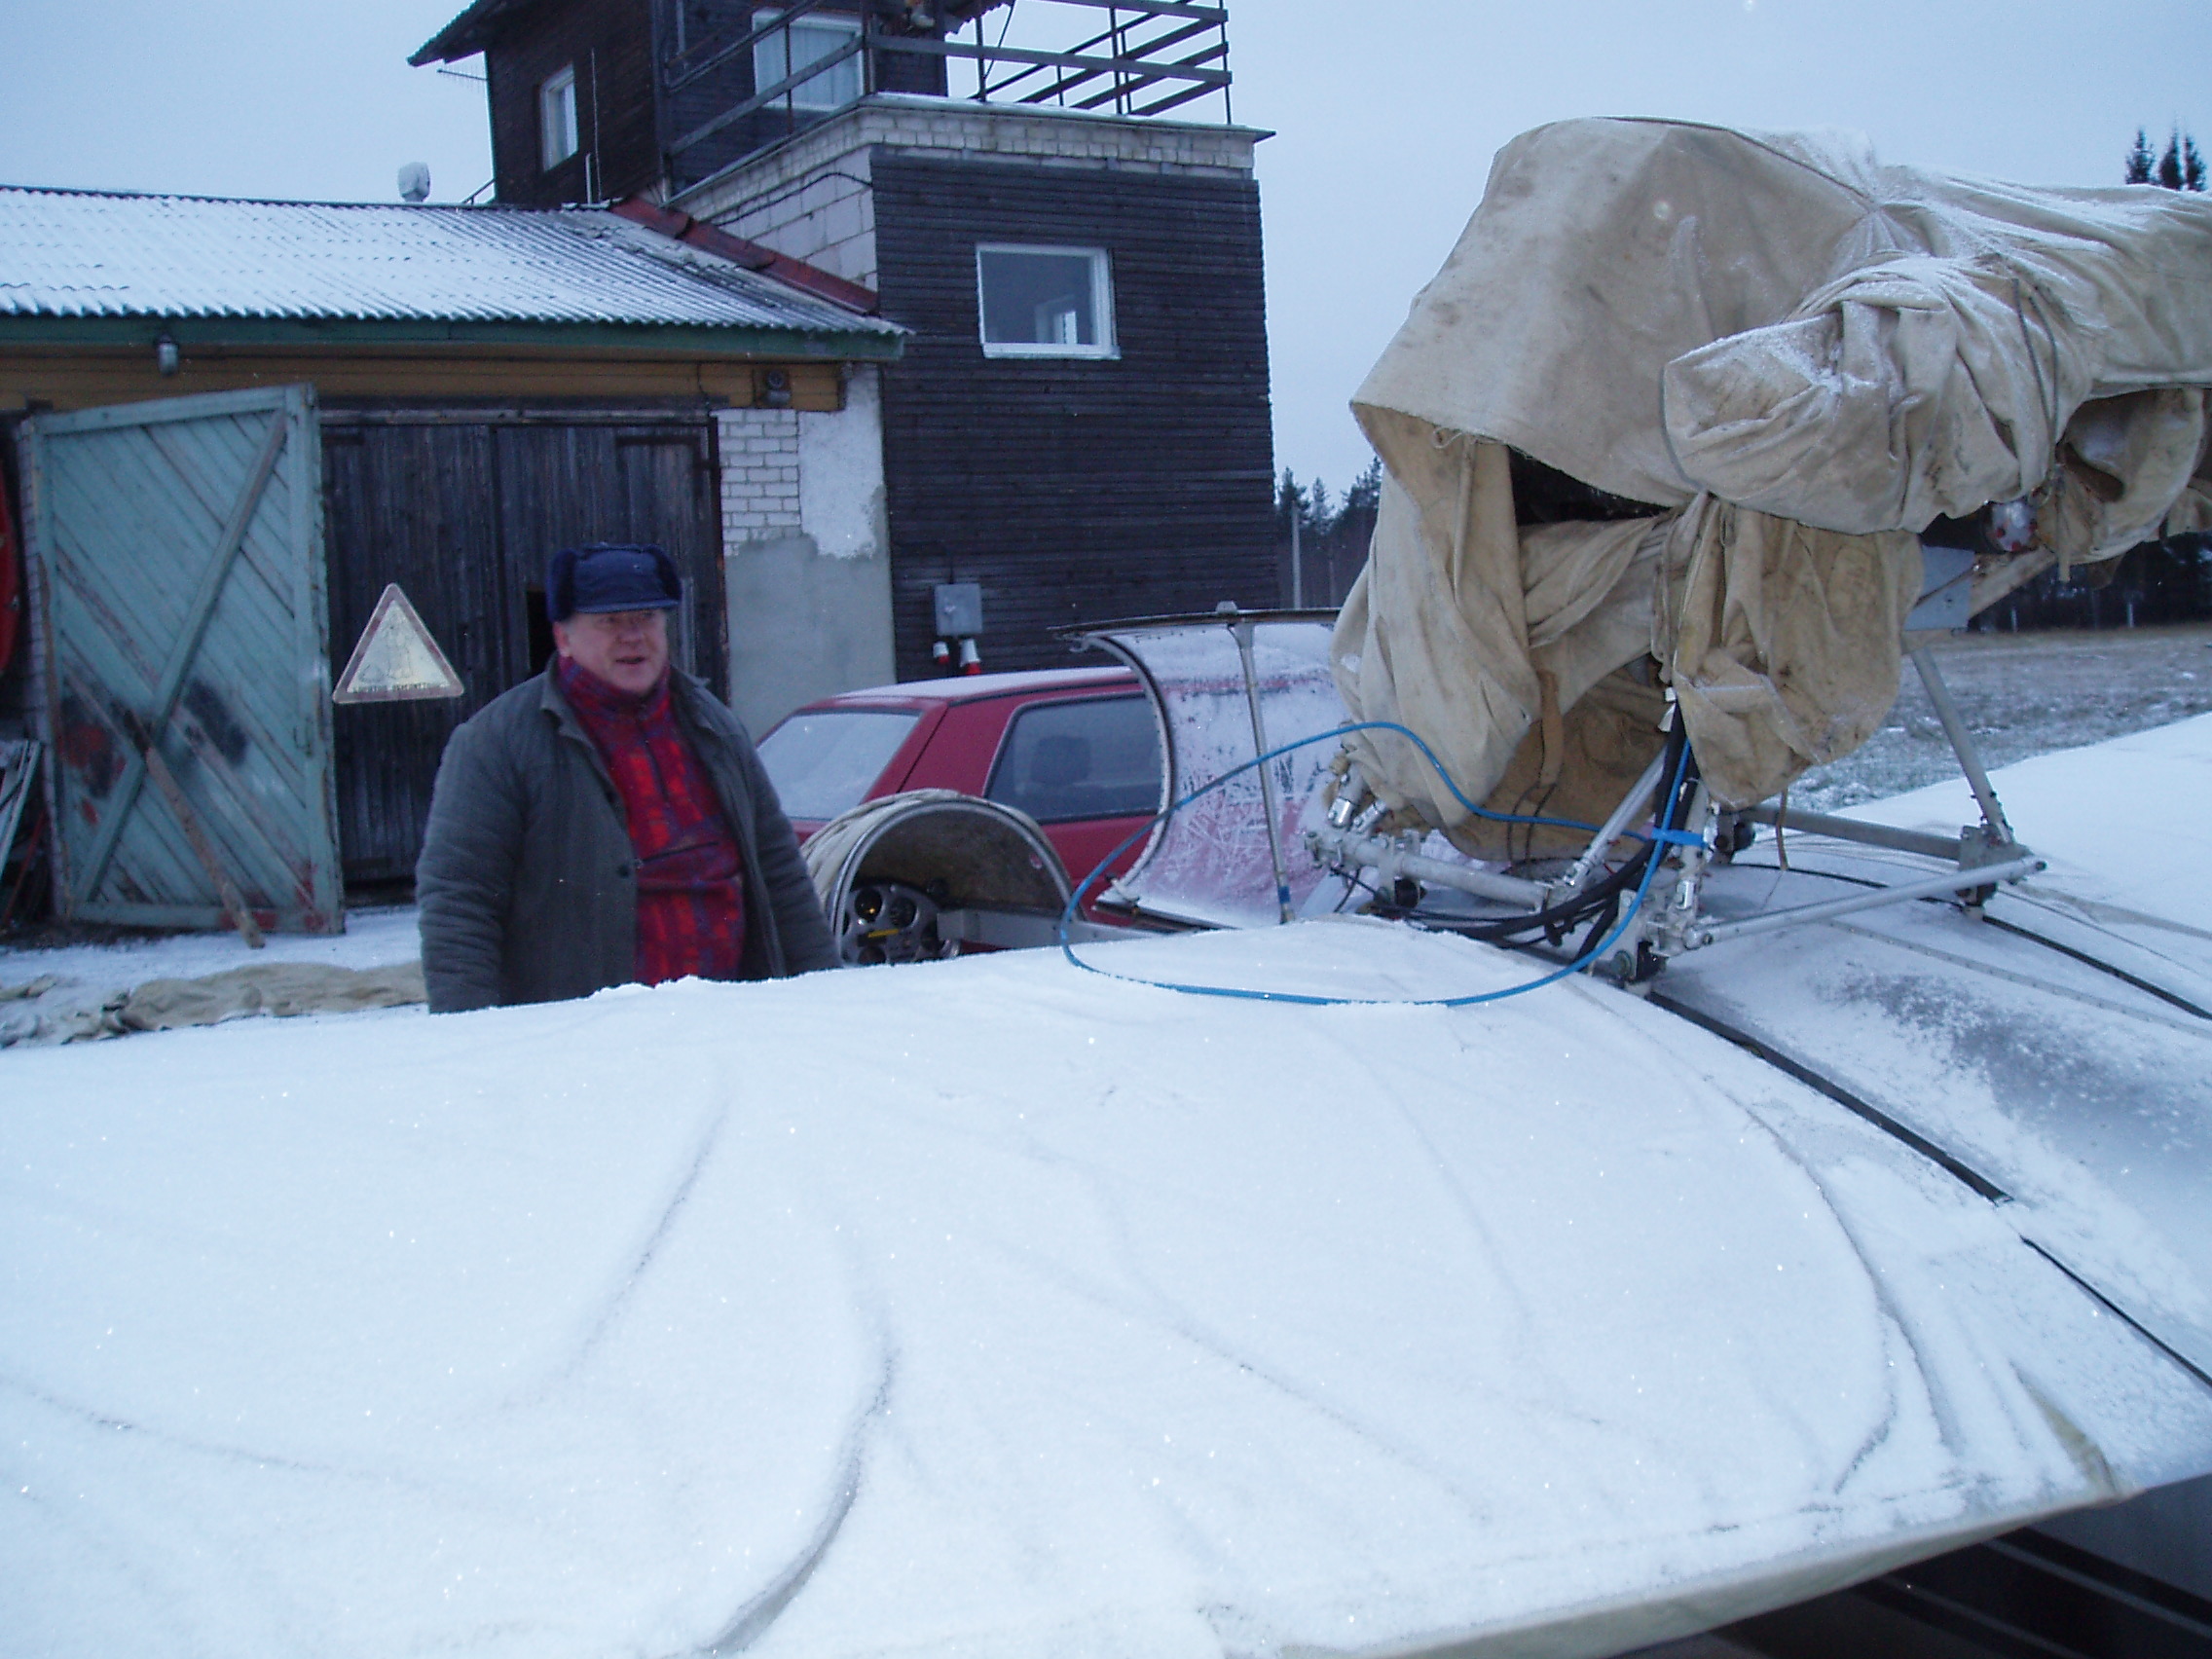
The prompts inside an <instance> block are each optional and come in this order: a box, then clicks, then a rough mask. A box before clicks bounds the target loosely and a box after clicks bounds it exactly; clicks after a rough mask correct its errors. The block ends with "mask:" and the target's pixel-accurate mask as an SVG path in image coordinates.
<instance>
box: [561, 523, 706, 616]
mask: <svg viewBox="0 0 2212 1659" xmlns="http://www.w3.org/2000/svg"><path fill="white" fill-rule="evenodd" d="M682 603H683V578H682V576H681V575H680V574H678V573H677V569H676V561H675V560H674V559H671V558H670V557H669V556H668V552H667V550H666V549H665V548H660V547H655V546H653V545H651V544H650V543H649V542H648V543H645V544H644V545H633V544H630V543H627V542H615V541H594V542H592V543H591V544H590V545H589V546H585V547H564V548H562V549H561V551H560V552H558V553H556V554H554V555H553V557H552V558H551V559H550V560H549V561H547V563H546V567H545V613H546V615H548V616H549V617H551V618H552V619H553V620H554V621H556V622H566V621H567V620H568V619H569V618H570V617H571V616H573V615H576V614H577V613H578V612H579V611H580V612H582V613H584V614H586V615H590V614H594V613H598V612H603V611H609V610H666V609H668V608H670V607H671V606H676V605H681V604H682Z"/></svg>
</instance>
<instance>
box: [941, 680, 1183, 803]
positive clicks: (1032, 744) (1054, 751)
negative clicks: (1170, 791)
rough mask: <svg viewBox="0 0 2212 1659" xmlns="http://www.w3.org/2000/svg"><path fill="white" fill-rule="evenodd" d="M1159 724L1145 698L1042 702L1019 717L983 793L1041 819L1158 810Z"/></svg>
mask: <svg viewBox="0 0 2212 1659" xmlns="http://www.w3.org/2000/svg"><path fill="white" fill-rule="evenodd" d="M983 793H985V794H987V795H989V796H990V798H991V799H993V800H995V801H998V802H1000V803H1002V804H1003V805H1006V806H1013V807H1019V808H1020V809H1021V810H1022V811H1023V812H1026V813H1028V814H1029V816H1030V817H1032V818H1034V819H1036V820H1037V821H1038V822H1039V823H1041V824H1064V823H1066V822H1067V821H1068V820H1070V819H1075V818H1133V817H1136V816H1138V815H1140V814H1144V813H1151V812H1158V811H1159V810H1160V795H1161V763H1160V728H1159V726H1158V725H1157V724H1156V723H1155V722H1154V720H1153V718H1152V706H1151V705H1150V704H1149V703H1147V702H1146V701H1145V700H1144V699H1143V698H1142V697H1091V698H1087V699H1085V700H1084V701H1082V702H1076V703H1039V704H1037V705H1035V706H1034V707H1032V708H1027V709H1024V710H1022V711H1021V712H1020V713H1019V714H1017V715H1015V716H1014V724H1013V727H1012V728H1011V729H1010V730H1009V731H1008V733H1007V738H1006V743H1005V745H1004V746H1003V747H1002V748H1001V749H1000V751H999V758H998V764H997V765H995V766H993V767H992V768H991V782H990V787H989V788H988V789H987V790H985V791H984V792H983Z"/></svg>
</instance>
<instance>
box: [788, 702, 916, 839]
mask: <svg viewBox="0 0 2212 1659" xmlns="http://www.w3.org/2000/svg"><path fill="white" fill-rule="evenodd" d="M921 718H922V717H921V716H920V715H918V714H915V713H914V712H912V711H911V710H907V709H812V710H807V711H805V712H802V713H800V714H795V715H793V716H792V718H791V719H788V720H786V721H784V723H783V724H782V725H780V726H778V727H777V728H776V729H775V730H774V731H772V732H770V733H769V734H768V735H767V736H766V737H764V738H762V739H761V740H760V764H761V765H763V766H765V767H766V768H767V769H768V781H769V782H770V783H772V784H774V785H775V786H776V796H777V798H778V799H779V800H781V801H782V802H783V803H784V812H785V814H786V815H787V816H789V817H792V818H808V819H816V818H834V817H836V816H837V814H838V813H840V812H843V811H844V810H845V809H846V808H847V807H851V806H858V805H859V804H860V802H861V797H862V796H864V795H866V793H867V792H868V790H869V789H870V788H872V787H873V785H874V783H875V780H876V779H877V778H879V777H881V776H882V775H883V768H884V767H885V766H886V765H888V764H889V763H890V760H891V757H892V756H894V755H896V754H898V753H899V746H900V745H901V744H902V743H904V742H905V741H906V734H907V733H908V732H910V731H912V730H913V729H914V722H915V721H916V720H918V719H921Z"/></svg>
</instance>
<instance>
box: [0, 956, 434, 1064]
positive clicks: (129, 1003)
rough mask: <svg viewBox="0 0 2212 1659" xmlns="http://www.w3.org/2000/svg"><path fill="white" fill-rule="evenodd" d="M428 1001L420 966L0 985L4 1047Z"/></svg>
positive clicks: (300, 967) (269, 965)
mask: <svg viewBox="0 0 2212 1659" xmlns="http://www.w3.org/2000/svg"><path fill="white" fill-rule="evenodd" d="M422 1001H424V993H423V965H422V964H421V963H420V962H400V963H393V964H390V965H388V966H386V967H382V968H341V967H338V966H335V965H333V964H329V963H322V962H262V963H255V964H253V965H251V966H249V967H245V968H232V969H228V970H226V971H224V972H223V973H220V974H207V975H203V976H201V977H198V978H166V979H146V980H142V981H140V982H139V983H138V984H136V985H134V986H129V987H115V986H99V985H87V984H83V983H80V982H77V981H74V980H70V979H65V978H63V977H61V976H59V975H55V974H44V975H41V976H39V977H37V978H35V979H30V980H27V981H25V982H23V983H20V984H15V985H5V986H0V1049H4V1048H9V1047H12V1046H14V1045H16V1044H18V1043H22V1044H29V1045H33V1046H45V1045H50V1044H56V1043H82V1042H92V1041H97V1040H99V1039H102V1038H108V1037H125V1036H129V1034H130V1033H132V1032H135V1031H173V1030H176V1029H178V1028H179V1027H182V1026H187V1025H216V1024H220V1023H221V1022H222V1021H224V1020H227V1019H238V1018H242V1017H244V1016H247V1015H251V1014H275V1015H277V1016H278V1017H289V1016H292V1015H295V1014H353V1013H358V1012H360V1011H361V1010H364V1009H372V1008H405V1007H408V1006H410V1005H412V1004H416V1003H420V1002H422Z"/></svg>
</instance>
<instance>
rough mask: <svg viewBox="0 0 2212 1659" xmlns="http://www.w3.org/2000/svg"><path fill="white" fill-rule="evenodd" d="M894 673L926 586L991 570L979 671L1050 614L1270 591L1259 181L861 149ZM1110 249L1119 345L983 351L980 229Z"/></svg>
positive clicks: (917, 668) (1156, 606)
mask: <svg viewBox="0 0 2212 1659" xmlns="http://www.w3.org/2000/svg"><path fill="white" fill-rule="evenodd" d="M872 167H873V176H874V179H875V222H876V239H877V250H878V257H879V263H880V270H881V284H880V286H881V292H882V295H883V309H884V314H885V315H887V316H889V317H891V318H893V319H894V320H896V321H899V322H903V323H905V324H907V325H908V326H909V327H912V328H913V329H915V330H916V331H917V332H916V334H915V336H914V337H913V338H912V339H911V340H910V341H909V342H908V344H907V348H906V354H905V357H904V359H903V361H901V362H899V363H897V364H894V365H890V366H888V367H887V369H886V371H885V376H884V383H885V386H884V470H885V474H886V478H887V483H888V494H889V508H890V526H891V544H892V555H891V557H892V580H893V584H894V596H893V605H894V616H895V627H896V631H897V640H898V660H899V672H900V674H901V676H902V677H920V676H925V675H928V674H929V673H931V672H932V669H931V664H930V658H929V648H930V643H931V640H932V638H933V616H932V605H931V588H932V587H933V585H934V584H936V583H938V582H942V581H978V582H980V583H981V584H982V586H983V608H984V624H985V628H986V630H987V632H986V634H985V637H984V639H983V641H982V642H981V644H982V650H983V657H984V666H985V667H986V668H992V669H1015V668H1031V667H1045V666H1050V665H1052V664H1056V663H1061V662H1064V661H1065V660H1066V655H1065V649H1064V647H1063V646H1061V645H1058V644H1056V643H1054V642H1053V641H1051V639H1050V638H1049V630H1051V628H1054V627H1057V626H1061V625H1064V624H1067V623H1071V622H1088V621H1096V620H1101V619H1104V618H1108V617H1116V616H1128V615H1133V614H1150V613H1159V612H1168V611H1182V610H1210V609H1212V608H1213V607H1214V605H1215V604H1216V603H1217V602H1218V601H1221V600H1225V599H1230V600H1235V601H1236V602H1237V603H1238V604H1240V605H1245V606H1254V607H1260V606H1272V605H1273V604H1275V603H1276V602H1277V586H1278V576H1277V571H1276V567H1277V564H1278V558H1277V553H1276V549H1275V546H1274V539H1275V537H1274V528H1273V516H1272V465H1273V460H1272V436H1271V428H1270V414H1269V405H1268V356H1267V328H1266V297H1265V293H1264V289H1263V285H1262V270H1261V246H1260V202H1259V191H1258V186H1257V185H1256V184H1254V183H1253V182H1252V181H1251V180H1249V179H1228V178H1211V177H1204V178H1201V177H1176V176H1168V175H1163V174H1152V173H1138V172H1124V171H1115V170H1107V169H1104V168H1098V169H1090V168H1078V167H1072V166H1046V165H1040V164H1029V165H1022V164H1007V163H1001V162H981V161H969V160H963V159H958V158H938V157H923V156H916V155H913V154H910V153H900V152H896V151H891V150H886V149H879V150H877V151H876V153H875V155H874V157H873V158H872ZM985 241H1012V242H1035V243H1045V244H1057V245H1065V246H1072V247H1104V248H1105V249H1106V250H1107V251H1108V252H1109V254H1110V255H1111V256H1112V260H1113V276H1114V299H1115V313H1116V318H1115V321H1116V333H1117V336H1118V339H1119V343H1120V347H1121V356H1120V357H1119V359H1117V360H1111V361H1098V360H1089V359H1036V358H1030V359H1008V358H986V357H985V356H984V355H983V352H982V347H981V344H980V340H979V337H978V333H977V297H976V245H977V243H978V242H985Z"/></svg>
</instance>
